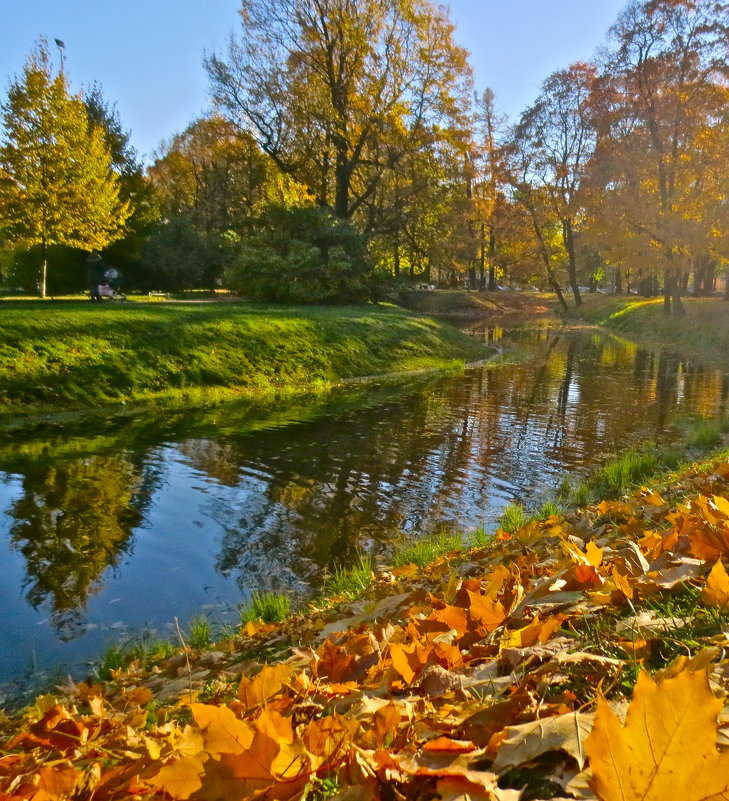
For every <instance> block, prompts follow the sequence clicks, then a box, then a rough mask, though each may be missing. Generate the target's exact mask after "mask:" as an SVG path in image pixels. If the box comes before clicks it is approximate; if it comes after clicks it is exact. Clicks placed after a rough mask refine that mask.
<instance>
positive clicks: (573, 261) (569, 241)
mask: <svg viewBox="0 0 729 801" xmlns="http://www.w3.org/2000/svg"><path fill="white" fill-rule="evenodd" d="M562 234H563V236H564V245H565V248H566V249H567V259H568V263H569V277H570V287H571V288H572V294H573V295H574V296H575V305H576V306H581V305H582V298H581V297H580V288H579V286H578V285H577V258H576V256H575V239H574V236H573V232H572V220H570V219H566V220H563V221H562Z"/></svg>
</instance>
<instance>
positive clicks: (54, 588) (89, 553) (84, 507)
mask: <svg viewBox="0 0 729 801" xmlns="http://www.w3.org/2000/svg"><path fill="white" fill-rule="evenodd" d="M34 468H35V469H33V470H30V471H29V472H28V473H27V474H26V475H25V476H24V478H23V482H22V483H23V490H24V492H23V495H22V496H21V497H20V498H18V499H17V500H16V501H14V502H13V503H12V504H11V507H10V511H9V514H10V516H11V518H12V519H13V523H12V525H11V526H10V547H11V548H13V549H17V550H18V551H20V553H22V555H23V557H24V559H25V563H26V578H25V580H24V582H23V592H24V595H25V599H26V600H27V602H28V603H29V604H30V605H31V606H32V607H33V608H35V609H37V608H38V607H40V606H41V605H42V604H44V603H47V604H48V606H49V607H50V610H51V615H52V617H53V621H54V625H55V627H56V630H57V632H58V636H59V637H60V638H61V639H64V640H65V639H72V638H73V637H74V636H75V634H77V633H78V623H79V621H80V619H81V618H82V617H83V614H84V611H85V608H86V605H87V603H88V599H89V595H90V594H91V593H93V592H95V591H98V589H99V577H100V576H101V574H102V573H103V571H104V570H106V569H107V568H108V567H112V566H115V565H117V564H118V563H119V560H120V558H121V554H122V553H124V552H127V551H128V550H129V548H130V544H131V538H132V529H133V528H134V526H135V525H137V524H138V523H139V522H140V520H141V515H140V513H139V511H138V510H137V509H135V508H134V506H133V503H132V500H133V497H134V493H135V491H136V490H137V489H138V484H139V477H138V475H137V474H136V472H135V470H134V467H133V466H132V465H131V464H130V463H129V461H127V460H126V459H125V458H123V457H121V456H91V457H89V458H88V459H82V460H79V461H73V462H61V463H58V464H55V465H49V464H47V463H46V462H45V460H44V461H43V462H42V463H40V464H37V465H34Z"/></svg>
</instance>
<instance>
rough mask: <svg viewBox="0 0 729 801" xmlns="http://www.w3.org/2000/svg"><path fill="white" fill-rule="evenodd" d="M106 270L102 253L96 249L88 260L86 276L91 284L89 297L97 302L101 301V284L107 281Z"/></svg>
mask: <svg viewBox="0 0 729 801" xmlns="http://www.w3.org/2000/svg"><path fill="white" fill-rule="evenodd" d="M104 272H105V270H104V262H103V261H102V260H101V255H100V254H99V253H96V252H95V251H94V252H93V253H91V254H90V255H89V257H88V259H87V260H86V278H87V281H88V285H89V297H90V298H91V300H92V301H95V302H97V303H101V295H100V294H99V284H104V283H106V278H105V277H104Z"/></svg>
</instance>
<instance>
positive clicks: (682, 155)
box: [590, 0, 729, 315]
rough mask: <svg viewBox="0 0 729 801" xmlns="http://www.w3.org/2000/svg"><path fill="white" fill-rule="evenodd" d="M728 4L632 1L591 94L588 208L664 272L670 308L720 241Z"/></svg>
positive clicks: (677, 306)
mask: <svg viewBox="0 0 729 801" xmlns="http://www.w3.org/2000/svg"><path fill="white" fill-rule="evenodd" d="M727 8H728V7H727V4H725V3H715V2H713V1H710V0H650V2H638V1H637V0H634V2H632V3H631V4H630V5H629V6H628V7H627V8H626V9H625V11H624V12H623V13H622V14H621V16H620V18H619V19H618V21H617V23H616V25H615V26H614V27H613V29H612V32H611V34H612V38H613V40H614V43H615V47H614V50H613V52H612V53H611V55H610V58H609V59H608V61H607V63H606V65H605V68H604V70H603V74H602V76H601V79H600V81H599V84H598V91H597V92H596V94H595V101H594V102H595V108H596V114H595V120H596V123H597V125H598V145H597V150H596V153H595V158H594V159H593V163H592V165H591V179H590V184H591V192H592V195H593V200H592V203H591V214H592V216H594V218H595V219H596V220H597V225H598V226H599V227H601V228H602V229H603V230H609V231H611V232H612V238H613V239H615V240H622V239H626V238H627V239H628V240H630V241H631V243H632V244H631V247H632V248H633V249H634V250H636V251H637V252H639V253H640V254H641V255H640V259H641V261H642V263H643V265H644V266H647V267H648V268H649V269H651V270H653V271H655V272H656V273H658V274H661V275H662V277H663V287H664V308H665V310H666V312H667V313H669V314H670V313H674V314H676V315H682V314H683V307H682V304H681V299H680V294H681V285H682V278H683V275H684V274H685V273H686V272H687V271H688V269H690V266H691V263H692V261H693V260H695V259H696V258H700V257H701V256H702V255H704V254H706V253H707V252H709V251H712V250H713V251H714V252H715V253H716V252H717V248H719V249H721V248H725V247H726V245H725V244H724V243H725V242H726V232H727V219H726V203H725V179H724V177H723V176H724V174H725V164H726V157H727V154H728V152H729V151H727V121H726V104H727V99H728V97H727V83H726V74H727V73H726V60H725V56H726V41H727V32H728V31H729V24H728V23H729V19H728V18H727V13H728V12H727Z"/></svg>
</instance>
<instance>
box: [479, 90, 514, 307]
mask: <svg viewBox="0 0 729 801" xmlns="http://www.w3.org/2000/svg"><path fill="white" fill-rule="evenodd" d="M505 123H506V117H505V116H504V115H502V114H499V112H498V111H497V109H496V96H495V95H494V92H493V90H492V89H486V90H485V91H484V92H483V94H482V95H481V96H480V97H479V98H477V101H476V149H477V161H476V170H477V176H476V179H475V181H474V191H473V200H474V207H475V215H476V222H477V225H478V228H479V232H478V238H479V245H480V246H479V272H480V277H479V285H480V287H481V289H484V288H486V287H488V289H489V290H490V291H492V292H493V291H494V290H495V289H496V268H497V249H498V239H499V233H500V231H499V229H500V223H501V222H502V221H504V220H505V218H506V216H507V214H508V203H507V197H506V186H507V182H508V177H509V173H508V154H507V150H506V147H505V141H504V140H505V131H504V126H505ZM487 268H488V284H487V282H486V270H487Z"/></svg>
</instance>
